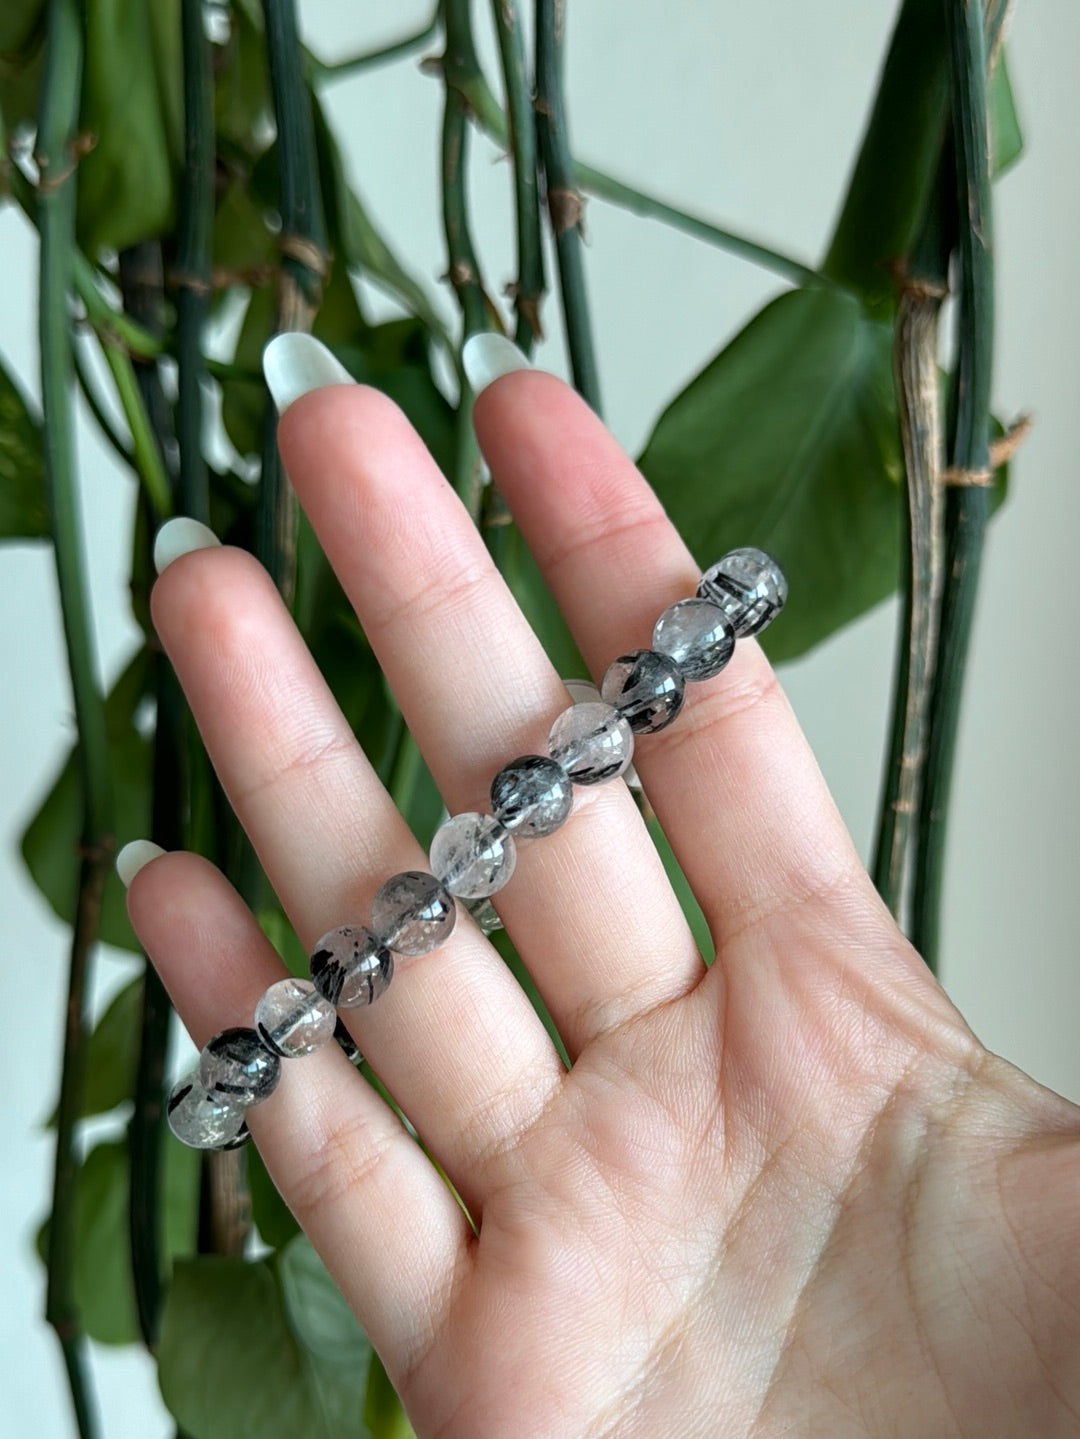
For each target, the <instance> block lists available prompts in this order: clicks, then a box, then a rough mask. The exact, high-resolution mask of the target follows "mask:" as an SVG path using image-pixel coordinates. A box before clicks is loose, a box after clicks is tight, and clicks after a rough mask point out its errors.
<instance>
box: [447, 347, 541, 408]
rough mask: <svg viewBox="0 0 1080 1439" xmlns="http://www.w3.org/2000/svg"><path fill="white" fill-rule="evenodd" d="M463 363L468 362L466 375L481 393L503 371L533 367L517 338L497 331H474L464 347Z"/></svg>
mask: <svg viewBox="0 0 1080 1439" xmlns="http://www.w3.org/2000/svg"><path fill="white" fill-rule="evenodd" d="M461 363H462V364H463V365H464V366H465V378H466V379H467V380H468V382H469V384H470V385H471V386H472V387H473V391H474V392H475V393H476V394H477V395H478V394H479V393H480V391H481V390H486V389H487V387H488V385H490V384H492V383H493V382H494V381H495V380H499V379H501V378H502V377H503V375H509V374H512V373H513V372H514V370H531V369H532V365H530V364H529V362H528V360H527V359H526V358H525V356H524V355H523V354H522V353H521V351H520V350H519V349H518V347H517V346H516V345H515V344H514V342H513V340H508V339H507V338H506V336H505V335H496V334H494V333H489V334H486V335H470V336H469V338H468V339H467V340H466V341H465V344H464V346H463V348H462V351H461Z"/></svg>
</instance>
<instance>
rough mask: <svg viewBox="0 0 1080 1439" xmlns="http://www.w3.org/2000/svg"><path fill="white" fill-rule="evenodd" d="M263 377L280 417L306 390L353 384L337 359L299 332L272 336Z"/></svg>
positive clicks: (266, 354)
mask: <svg viewBox="0 0 1080 1439" xmlns="http://www.w3.org/2000/svg"><path fill="white" fill-rule="evenodd" d="M262 362H263V374H264V375H265V376H266V383H267V385H269V387H270V393H271V395H273V397H274V404H275V405H277V410H278V414H279V415H283V414H284V413H285V411H286V410H287V409H288V408H289V406H290V405H291V404H292V403H293V401H294V400H298V399H299V398H300V396H301V395H306V394H307V393H308V391H309V390H321V389H323V387H324V386H326V385H353V384H355V383H356V381H355V380H354V379H353V377H352V375H350V374H349V372H348V370H347V369H346V368H345V366H344V365H343V364H342V363H341V361H340V360H339V359H337V357H336V356H334V355H333V354H331V352H330V351H329V350H328V349H327V348H326V346H325V345H324V344H323V343H322V341H321V340H316V338H315V336H314V335H304V334H301V333H300V331H298V330H290V331H287V332H286V333H285V334H284V335H275V336H274V338H273V339H272V340H271V341H270V343H269V344H268V345H267V347H266V349H265V350H264V351H263V360H262Z"/></svg>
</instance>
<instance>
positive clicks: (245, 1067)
mask: <svg viewBox="0 0 1080 1439" xmlns="http://www.w3.org/2000/svg"><path fill="white" fill-rule="evenodd" d="M280 1078H281V1060H280V1059H279V1058H278V1057H277V1055H276V1054H272V1053H271V1051H270V1050H269V1049H267V1047H266V1045H265V1044H263V1042H262V1040H261V1039H260V1038H259V1036H258V1034H257V1033H256V1032H255V1030H254V1029H248V1028H246V1027H245V1028H235V1029H223V1030H222V1031H221V1033H220V1034H215V1035H214V1037H213V1039H211V1040H210V1041H209V1042H208V1043H207V1044H206V1046H205V1047H204V1048H203V1052H202V1054H201V1055H200V1057H199V1079H200V1081H201V1082H202V1084H203V1086H204V1088H206V1089H207V1090H209V1092H210V1093H211V1094H218V1095H227V1096H228V1097H229V1098H230V1099H232V1100H233V1101H234V1102H235V1103H236V1104H239V1105H240V1106H241V1107H242V1108H244V1109H247V1107H248V1106H249V1105H251V1104H261V1103H262V1101H263V1100H264V1099H269V1098H270V1096H271V1095H272V1094H273V1092H274V1090H275V1089H276V1088H277V1083H278V1080H279V1079H280Z"/></svg>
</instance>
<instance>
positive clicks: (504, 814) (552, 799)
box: [491, 754, 574, 839]
mask: <svg viewBox="0 0 1080 1439" xmlns="http://www.w3.org/2000/svg"><path fill="white" fill-rule="evenodd" d="M573 803H574V786H573V783H572V782H571V779H570V776H569V775H568V774H567V773H566V771H565V770H564V769H563V767H562V765H560V764H556V763H555V761H554V760H553V759H548V757H547V756H546V755H542V754H526V755H522V756H521V757H520V759H514V760H511V761H510V763H509V764H507V765H503V767H502V769H501V770H500V771H499V773H498V774H497V775H496V776H495V778H494V779H493V780H492V781H491V808H492V811H493V812H494V814H495V818H496V819H498V820H500V821H501V823H502V824H503V825H504V826H505V827H506V828H507V829H508V830H510V831H511V833H512V834H513V835H514V836H515V837H517V838H520V839H539V838H540V837H541V836H542V835H545V834H551V833H552V832H553V831H554V830H557V829H558V828H559V826H560V825H561V824H564V823H565V822H566V820H567V818H568V817H569V814H570V809H571V806H572V805H573Z"/></svg>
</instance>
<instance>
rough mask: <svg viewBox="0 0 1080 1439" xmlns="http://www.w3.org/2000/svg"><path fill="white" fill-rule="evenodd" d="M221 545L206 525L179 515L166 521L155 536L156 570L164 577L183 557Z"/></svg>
mask: <svg viewBox="0 0 1080 1439" xmlns="http://www.w3.org/2000/svg"><path fill="white" fill-rule="evenodd" d="M220 544H221V541H220V540H219V539H218V537H217V535H215V534H214V532H213V530H211V529H207V527H206V525H203V524H200V523H199V521H198V520H189V519H188V518H187V516H186V515H178V516H177V518H176V519H175V520H166V521H165V523H164V524H163V525H162V527H161V529H160V530H158V532H157V534H156V535H155V536H154V568H155V569H156V570H157V572H158V574H159V575H163V574H164V573H165V571H166V570H167V569H168V568H169V566H170V565H171V564H172V562H173V560H178V559H179V558H180V556H181V555H189V554H190V553H191V551H192V550H212V549H213V548H214V547H215V545H220Z"/></svg>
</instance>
